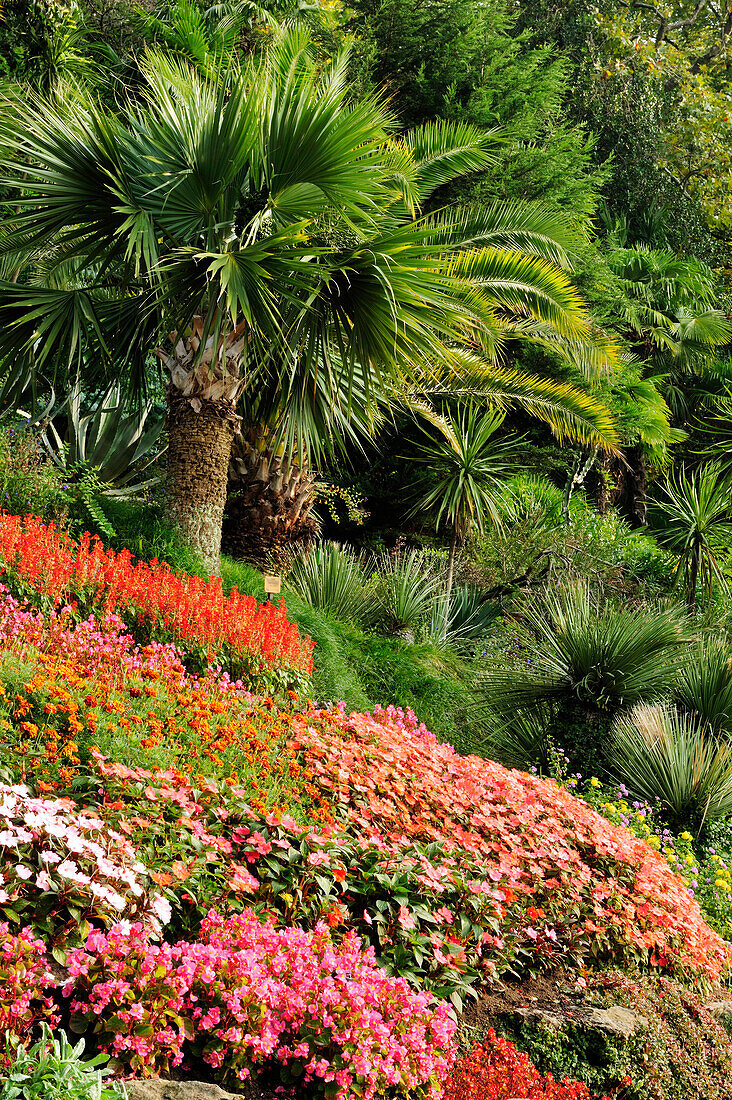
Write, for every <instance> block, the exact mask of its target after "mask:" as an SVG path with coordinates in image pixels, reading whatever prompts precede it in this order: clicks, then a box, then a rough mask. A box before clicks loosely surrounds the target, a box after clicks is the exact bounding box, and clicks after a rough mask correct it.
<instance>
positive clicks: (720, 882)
mask: <svg viewBox="0 0 732 1100" xmlns="http://www.w3.org/2000/svg"><path fill="white" fill-rule="evenodd" d="M714 885H715V886H717V887H719V889H720V890H724V889H725V887H726V886H727V883H726V882H725V881H724V879H723V878H717V879H715V880H714Z"/></svg>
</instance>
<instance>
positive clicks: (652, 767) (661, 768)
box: [611, 702, 732, 828]
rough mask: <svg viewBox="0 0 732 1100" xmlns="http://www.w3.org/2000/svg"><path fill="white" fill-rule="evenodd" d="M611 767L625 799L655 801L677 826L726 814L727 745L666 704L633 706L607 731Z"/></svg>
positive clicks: (730, 788) (731, 802)
mask: <svg viewBox="0 0 732 1100" xmlns="http://www.w3.org/2000/svg"><path fill="white" fill-rule="evenodd" d="M611 752H612V764H613V770H614V772H615V774H616V776H617V777H618V778H619V779H620V780H621V781H622V782H623V783H624V784H625V786H626V787H627V788H628V790H629V791H630V792H631V794H633V795H635V796H636V797H637V798H642V799H645V800H646V801H648V802H655V801H656V800H659V801H660V802H661V803H662V805H663V806H664V807H665V809H666V811H667V813H668V814H669V815H670V816H671V817H672V819H673V821H674V823H675V824H677V825H682V824H688V825H692V826H694V827H696V828H701V827H702V825H703V824H704V823H705V822H706V821H714V820H716V819H717V818H720V817H726V816H727V815H729V814H730V813H732V745H730V744H729V742H727V741H721V740H719V739H718V738H717V737H715V736H714V733H713V732H712V731H711V730H710V729H709V727H708V726H707V725H706V723H702V722H700V721H699V720H698V719H695V718H692V717H691V716H690V715H688V714H682V713H681V712H679V711H678V710H676V709H675V708H674V707H673V706H671V705H670V704H668V703H663V702H661V703H655V704H645V703H642V704H638V705H637V706H635V707H633V709H632V710H631V711H630V712H629V713H627V714H623V715H620V716H619V717H618V718H617V719H616V721H615V723H614V726H613V731H612V749H611Z"/></svg>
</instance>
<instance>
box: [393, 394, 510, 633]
mask: <svg viewBox="0 0 732 1100" xmlns="http://www.w3.org/2000/svg"><path fill="white" fill-rule="evenodd" d="M504 419H505V416H504V414H503V413H501V412H496V411H495V410H493V411H486V410H485V409H482V410H481V409H480V408H479V407H478V406H477V405H475V404H468V405H464V406H462V407H460V408H459V409H458V411H457V412H455V413H450V412H448V413H447V414H446V415H445V417H444V420H443V421H442V424H441V425H440V427H441V429H442V430H441V432H440V435H439V436H438V437H437V438H430V439H429V441H428V442H426V443H421V444H417V445H416V446H415V450H414V453H413V454H412V455H410V458H411V459H412V461H414V462H416V463H418V464H419V465H421V466H423V467H424V473H423V475H422V476H421V477H420V478H419V479H418V480H417V482H416V484H415V492H416V497H417V500H416V503H415V505H414V507H413V509H412V515H416V514H418V513H421V512H431V513H433V514H434V516H435V522H436V525H437V527H438V528H439V527H440V525H441V524H442V523H443V522H445V523H446V524H447V525H448V526H449V528H450V550H449V552H448V558H447V579H446V584H445V616H446V623H445V626H446V628H447V619H448V618H449V605H450V594H451V591H452V583H453V576H454V571H455V554H456V552H457V546H458V543H459V542H463V541H464V540H465V539H466V538H467V537H468V536H469V535H472V534H478V535H480V534H482V533H483V532H484V531H485V529H486V527H487V526H488V525H489V524H494V525H495V526H499V525H500V523H501V511H500V507H499V502H500V498H501V495H502V493H503V492H505V490H504V484H503V483H504V482H505V480H506V478H507V477H509V476H510V474H511V473H513V472H515V470H516V465H517V447H518V441H517V440H516V439H507V438H505V437H504V438H496V432H497V431H498V429H499V428H500V427H501V425H502V423H503V421H504ZM438 424H439V422H438Z"/></svg>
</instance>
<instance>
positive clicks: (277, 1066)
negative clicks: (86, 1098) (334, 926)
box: [66, 910, 455, 1100]
mask: <svg viewBox="0 0 732 1100" xmlns="http://www.w3.org/2000/svg"><path fill="white" fill-rule="evenodd" d="M69 974H70V977H69V980H68V982H67V985H66V992H67V994H68V995H70V996H72V997H73V998H74V999H73V1002H72V1011H73V1012H74V1013H75V1015H74V1016H73V1017H72V1026H73V1027H74V1028H75V1029H76V1030H79V1031H83V1030H85V1028H86V1026H87V1025H88V1024H93V1025H94V1027H95V1033H96V1038H97V1042H98V1043H99V1044H100V1045H101V1046H102V1048H103V1049H104V1050H106V1051H108V1052H109V1053H110V1054H111V1055H113V1056H114V1058H115V1060H116V1063H117V1064H118V1065H119V1066H121V1067H124V1068H126V1069H127V1070H128V1071H130V1070H131V1071H132V1072H134V1073H137V1074H141V1075H143V1076H144V1075H148V1074H150V1073H151V1072H154V1071H156V1070H160V1069H163V1070H165V1069H167V1068H168V1067H169V1066H170V1065H172V1066H178V1065H180V1064H181V1062H182V1061H183V1058H184V1056H185V1055H186V1053H195V1054H196V1055H197V1056H198V1057H200V1058H202V1059H203V1061H204V1062H207V1063H208V1064H209V1065H210V1066H212V1067H214V1068H215V1069H216V1070H222V1071H227V1072H229V1073H231V1074H234V1075H235V1076H236V1077H237V1078H238V1079H239V1080H246V1079H247V1078H248V1077H250V1076H251V1074H252V1072H254V1073H255V1074H256V1073H257V1072H258V1071H259V1070H261V1069H263V1068H264V1069H267V1070H269V1072H270V1073H274V1074H275V1075H276V1076H277V1075H278V1076H280V1078H281V1080H282V1081H283V1082H284V1083H285V1084H287V1085H291V1084H294V1083H297V1084H302V1083H305V1084H308V1085H310V1086H311V1088H312V1089H313V1091H314V1092H315V1093H316V1094H324V1095H325V1096H327V1097H333V1098H336V1100H338V1098H345V1097H354V1098H355V1097H363V1098H364V1100H371V1098H372V1097H373V1096H375V1095H376V1094H377V1093H378V1094H379V1095H382V1094H383V1093H384V1091H385V1090H386V1089H389V1090H393V1092H391V1094H392V1095H395V1096H396V1095H401V1096H406V1095H407V1093H409V1095H411V1096H413V1097H416V1096H423V1097H432V1096H435V1097H437V1096H439V1095H440V1094H441V1084H440V1083H441V1081H442V1080H444V1077H445V1075H446V1073H447V1071H448V1069H449V1066H450V1062H451V1050H452V1043H451V1040H452V1035H453V1032H454V1030H455V1025H454V1024H453V1022H452V1021H451V1020H450V1018H449V1016H448V1013H447V1009H446V1007H445V1006H444V1005H435V1004H433V1003H432V998H431V997H430V996H429V994H427V993H424V992H422V993H419V992H416V991H414V990H412V989H410V987H409V986H408V984H407V983H406V982H405V981H403V980H402V979H399V978H391V977H388V976H387V975H386V974H384V972H383V971H381V970H380V969H379V968H378V967H377V966H376V964H375V961H374V957H373V953H372V952H371V951H368V950H367V951H364V950H363V948H362V946H361V944H360V942H359V940H358V937H357V936H355V935H350V936H347V937H346V938H345V939H344V940H343V942H342V943H340V944H337V945H336V944H334V943H333V942H332V940H331V937H330V933H329V931H328V929H327V928H326V927H325V926H324V925H322V924H319V925H317V926H316V928H315V929H314V930H313V931H312V932H306V931H303V930H302V929H299V928H287V929H277V928H274V927H273V926H272V925H271V924H269V923H262V922H261V921H260V920H259V919H258V918H257V916H256V915H255V914H254V913H252V912H251V911H250V910H246V911H245V912H243V913H242V914H240V915H239V916H237V917H233V918H229V919H228V920H225V919H223V918H222V917H220V916H218V915H216V914H214V913H210V914H209V916H208V917H207V918H206V920H205V921H204V922H203V927H202V930H201V936H200V938H199V939H198V941H197V942H194V943H191V942H179V943H176V944H172V945H170V944H160V945H158V944H154V943H151V942H150V939H149V936H146V935H145V933H144V931H143V929H142V926H140V925H132V926H130V925H118V926H116V927H114V928H113V929H112V930H111V931H110V932H109V934H108V935H103V934H101V933H100V934H96V933H92V935H90V937H89V941H88V943H87V946H86V948H85V949H84V950H79V951H76V952H74V953H73V954H72V955H71V957H70V959H69ZM410 1090H414V1091H410Z"/></svg>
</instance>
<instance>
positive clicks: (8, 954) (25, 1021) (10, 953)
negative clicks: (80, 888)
mask: <svg viewBox="0 0 732 1100" xmlns="http://www.w3.org/2000/svg"><path fill="white" fill-rule="evenodd" d="M52 982H53V975H52V974H51V973H50V971H49V969H48V966H47V960H46V949H45V946H44V945H43V943H42V941H41V940H39V939H37V938H36V937H35V936H34V935H33V932H32V930H31V929H30V928H22V929H21V930H20V932H19V933H18V934H17V935H14V934H13V933H12V932H11V931H10V928H9V926H8V925H7V924H6V923H5V922H2V923H0V1034H2V1033H4V1034H5V1035H6V1038H7V1037H8V1036H12V1037H13V1038H14V1039H15V1041H16V1042H20V1043H22V1044H27V1043H28V1040H29V1038H30V1035H31V1029H32V1028H33V1027H35V1026H36V1025H37V1024H39V1023H40V1022H41V1021H45V1022H46V1023H47V1024H49V1025H50V1026H51V1027H53V1026H55V1025H56V1024H57V1023H58V1019H59V1017H58V1014H57V1013H56V1011H55V1009H54V1005H53V1001H52V1000H51V998H50V997H49V996H48V989H49V987H50V985H51V983H52ZM11 1061H12V1057H11V1056H10V1054H9V1052H8V1050H7V1049H6V1050H4V1051H3V1050H0V1069H6V1068H7V1067H8V1065H9V1064H10V1062H11Z"/></svg>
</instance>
